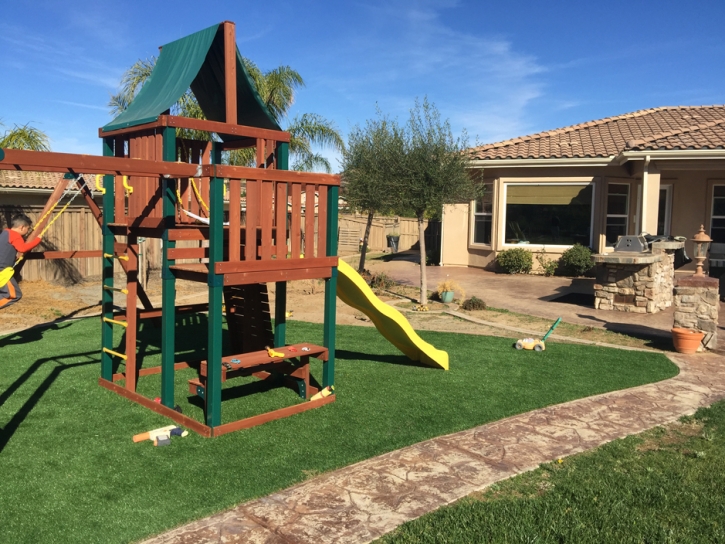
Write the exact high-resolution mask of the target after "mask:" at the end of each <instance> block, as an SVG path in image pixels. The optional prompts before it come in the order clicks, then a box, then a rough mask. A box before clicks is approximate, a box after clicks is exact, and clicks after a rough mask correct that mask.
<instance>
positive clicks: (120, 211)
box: [113, 136, 126, 222]
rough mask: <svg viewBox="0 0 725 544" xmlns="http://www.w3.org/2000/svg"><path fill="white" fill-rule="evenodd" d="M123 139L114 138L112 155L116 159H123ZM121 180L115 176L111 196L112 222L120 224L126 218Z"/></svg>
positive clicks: (124, 197) (124, 152) (124, 151)
mask: <svg viewBox="0 0 725 544" xmlns="http://www.w3.org/2000/svg"><path fill="white" fill-rule="evenodd" d="M124 144H125V139H124V138H123V137H122V136H117V137H116V138H114V149H113V152H114V155H115V156H116V157H118V158H125V156H126V150H125V145H124ZM122 186H123V178H122V177H121V176H116V179H115V181H114V187H115V193H114V195H113V204H114V220H115V221H119V222H122V221H123V220H124V219H125V217H126V195H125V194H124V192H123V188H122Z"/></svg>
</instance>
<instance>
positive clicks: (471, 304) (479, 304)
mask: <svg viewBox="0 0 725 544" xmlns="http://www.w3.org/2000/svg"><path fill="white" fill-rule="evenodd" d="M461 308H463V309H464V310H469V311H471V310H485V309H486V303H485V302H484V301H482V300H481V299H480V298H478V297H475V296H473V297H471V298H469V299H467V300H464V301H463V304H461Z"/></svg>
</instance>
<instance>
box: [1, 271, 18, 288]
mask: <svg viewBox="0 0 725 544" xmlns="http://www.w3.org/2000/svg"><path fill="white" fill-rule="evenodd" d="M14 273H15V267H12V266H8V267H7V268H4V269H3V270H2V271H0V287H5V285H7V283H8V282H9V281H10V279H11V278H12V277H13V274H14Z"/></svg>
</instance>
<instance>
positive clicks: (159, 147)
mask: <svg viewBox="0 0 725 544" xmlns="http://www.w3.org/2000/svg"><path fill="white" fill-rule="evenodd" d="M149 145H150V146H152V154H151V155H150V157H149V158H150V159H153V160H155V161H159V162H160V161H163V160H164V135H163V134H162V132H161V131H158V132H156V134H154V135H153V136H150V137H149ZM162 191H163V187H162V184H161V183H159V184H158V185H157V186H156V192H157V193H158V199H157V200H156V206H155V207H154V211H153V213H152V216H153V217H163V216H164V200H163V198H161V196H162V194H161V193H162Z"/></svg>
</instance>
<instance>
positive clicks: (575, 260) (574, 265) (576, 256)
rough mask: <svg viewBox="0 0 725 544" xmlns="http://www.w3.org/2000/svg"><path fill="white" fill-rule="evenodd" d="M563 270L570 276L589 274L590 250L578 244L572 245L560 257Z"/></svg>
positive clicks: (591, 264)
mask: <svg viewBox="0 0 725 544" xmlns="http://www.w3.org/2000/svg"><path fill="white" fill-rule="evenodd" d="M561 264H562V265H563V267H564V270H566V271H567V273H569V274H571V275H572V276H583V275H584V274H586V273H587V272H589V271H590V270H591V269H592V267H593V266H594V263H592V250H591V249H589V248H588V247H586V246H582V245H580V244H574V245H573V246H571V247H570V248H569V249H567V250H566V251H565V252H564V253H563V254H562V255H561Z"/></svg>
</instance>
